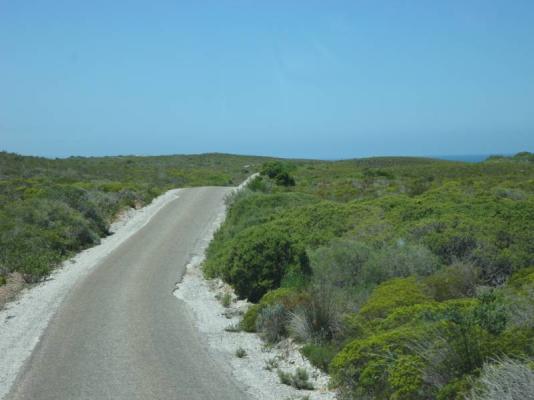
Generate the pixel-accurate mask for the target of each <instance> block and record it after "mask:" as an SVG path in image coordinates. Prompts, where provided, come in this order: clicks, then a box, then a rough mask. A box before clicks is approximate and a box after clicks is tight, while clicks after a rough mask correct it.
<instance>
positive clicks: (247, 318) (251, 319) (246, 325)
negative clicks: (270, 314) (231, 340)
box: [239, 304, 262, 332]
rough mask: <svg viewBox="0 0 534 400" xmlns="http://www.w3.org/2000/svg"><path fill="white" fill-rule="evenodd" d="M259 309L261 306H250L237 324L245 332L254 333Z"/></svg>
mask: <svg viewBox="0 0 534 400" xmlns="http://www.w3.org/2000/svg"><path fill="white" fill-rule="evenodd" d="M261 309H262V306H261V305H259V304H253V305H251V306H250V307H249V309H248V310H247V312H246V313H245V315H243V319H242V320H241V322H240V323H239V325H240V327H241V329H243V330H244V331H245V332H256V320H257V319H258V314H259V312H260V310H261Z"/></svg>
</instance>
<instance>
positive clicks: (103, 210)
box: [0, 152, 264, 282]
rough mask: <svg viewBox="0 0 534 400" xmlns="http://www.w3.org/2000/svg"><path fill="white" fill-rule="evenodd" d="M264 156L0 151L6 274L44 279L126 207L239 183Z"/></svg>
mask: <svg viewBox="0 0 534 400" xmlns="http://www.w3.org/2000/svg"><path fill="white" fill-rule="evenodd" d="M263 162H264V159H263V158H256V157H241V156H230V155H224V154H210V155H198V156H165V157H133V156H132V157H130V156H127V157H123V156H119V157H102V158H83V157H71V158H68V159H54V160H52V159H46V158H39V157H26V156H19V155H16V154H10V153H5V152H0V249H1V251H0V276H1V277H2V280H4V279H5V276H6V275H7V274H9V273H11V272H20V273H22V274H23V275H24V278H25V279H26V280H27V281H28V282H34V281H38V280H39V279H41V278H42V277H43V276H46V275H47V274H48V273H49V272H50V271H51V269H52V268H54V266H56V265H57V264H59V263H60V262H61V261H62V260H64V259H65V258H67V257H69V256H70V255H72V254H73V253H75V252H77V251H79V250H81V249H83V248H86V247H88V246H92V245H94V244H96V243H98V242H99V240H100V237H103V236H106V235H108V234H109V232H108V228H109V225H110V223H111V222H112V221H113V219H114V218H115V216H116V214H117V213H118V212H119V211H120V210H121V209H123V208H126V207H140V206H142V205H144V204H147V203H148V202H150V201H151V200H152V199H153V198H154V197H156V196H158V195H159V194H161V193H162V192H163V191H165V190H167V189H170V188H173V187H183V186H198V185H228V184H232V183H233V182H235V183H238V182H240V181H242V180H243V179H244V178H245V177H246V176H247V175H249V174H250V173H251V172H252V171H254V170H257V169H259V167H260V164H262V163H263ZM245 165H247V168H244V166H245Z"/></svg>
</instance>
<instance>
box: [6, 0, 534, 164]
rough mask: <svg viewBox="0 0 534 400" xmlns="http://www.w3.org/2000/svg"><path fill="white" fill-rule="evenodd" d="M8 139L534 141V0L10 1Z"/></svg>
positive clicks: (64, 149)
mask: <svg viewBox="0 0 534 400" xmlns="http://www.w3.org/2000/svg"><path fill="white" fill-rule="evenodd" d="M186 3H188V4H186ZM304 4H305V5H304ZM0 150H6V151H12V152H18V153H22V154H33V155H44V156H49V157H56V156H58V157H63V156H69V155H87V156H88V155H114V154H142V155H149V154H150V155H155V154H172V153H180V154H185V153H204V152H226V153H237V154H255V155H274V156H283V157H302V158H351V157H361V156H370V155H455V154H494V153H515V152H518V151H524V150H526V151H533V150H534V2H532V1H529V0H517V1H514V2H508V1H504V0H495V1H491V2H487V1H482V0H472V1H461V0H451V1H447V2H427V1H423V0H421V1H402V2H401V1H382V2H376V1H333V2H323V1H308V2H301V1H289V2H287V1H278V0H274V1H270V2H246V1H227V0H226V1H198V2H176V1H155V2H146V1H145V2H142V1H128V2H125V1H117V2H104V1H102V0H95V1H93V2H81V1H75V2H51V1H48V2H47V1H40V0H35V1H29V2H15V1H6V2H2V3H0Z"/></svg>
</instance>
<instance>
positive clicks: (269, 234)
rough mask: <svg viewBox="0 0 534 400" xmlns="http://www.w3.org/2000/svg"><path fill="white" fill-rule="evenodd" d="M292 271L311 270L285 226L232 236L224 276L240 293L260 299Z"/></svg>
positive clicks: (260, 227)
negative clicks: (233, 237)
mask: <svg viewBox="0 0 534 400" xmlns="http://www.w3.org/2000/svg"><path fill="white" fill-rule="evenodd" d="M291 271H299V272H300V273H301V274H304V275H308V274H309V273H310V268H309V261H308V257H307V255H306V252H305V251H304V249H303V248H302V246H300V245H298V244H297V243H295V242H294V241H292V240H291V238H290V236H289V235H288V234H287V233H286V232H284V231H283V230H275V229H268V228H266V227H263V226H259V227H253V228H250V229H247V230H245V231H243V232H242V233H241V234H239V235H238V236H236V238H235V239H234V240H233V246H232V247H231V248H230V250H229V252H228V255H227V258H226V260H225V265H224V266H223V270H222V276H223V277H224V279H225V280H226V281H227V282H229V283H230V284H232V285H233V286H234V288H235V290H236V293H237V294H238V295H239V296H240V297H242V298H247V299H249V300H250V301H253V302H257V301H259V299H260V298H261V297H262V296H263V295H264V294H265V293H267V292H268V291H269V290H272V289H276V288H278V287H279V286H280V283H281V282H282V279H283V277H284V275H286V274H288V273H290V272H291Z"/></svg>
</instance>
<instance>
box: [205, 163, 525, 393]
mask: <svg viewBox="0 0 534 400" xmlns="http://www.w3.org/2000/svg"><path fill="white" fill-rule="evenodd" d="M533 159H534V157H533V155H532V154H530V153H520V154H518V155H516V156H514V157H491V158H489V159H488V160H486V161H485V162H482V163H477V164H470V163H462V162H449V161H440V160H432V159H424V158H395V157H392V158H371V159H361V160H348V161H339V162H318V161H309V162H291V161H287V162H285V163H281V162H279V161H278V162H269V163H267V164H265V165H264V166H263V167H262V169H261V171H262V173H261V175H260V176H259V177H258V178H256V179H255V180H254V181H253V182H251V183H250V185H249V186H248V188H247V189H246V190H244V191H243V192H241V193H239V194H238V195H236V196H235V197H234V198H233V199H231V201H230V203H229V204H230V209H229V213H228V218H227V220H226V222H225V223H224V224H223V226H222V227H221V229H220V230H219V231H218V232H217V233H216V235H215V239H214V241H213V242H212V243H211V245H210V247H209V249H208V254H207V260H206V262H205V263H204V271H205V274H206V275H207V276H208V277H221V278H222V279H224V280H225V281H226V282H228V283H230V284H231V285H233V287H234V288H235V289H236V293H237V294H238V295H239V296H240V297H241V298H247V299H249V300H250V301H252V302H254V303H255V304H254V305H253V306H252V307H251V308H250V309H249V310H248V312H247V313H246V314H245V315H244V317H243V320H242V322H241V329H243V330H245V331H249V332H251V331H257V332H258V333H259V334H260V335H261V336H262V337H263V338H264V339H265V340H266V341H268V342H276V341H278V340H280V339H282V338H284V337H288V336H290V337H293V338H294V339H295V340H297V341H300V342H301V343H302V345H303V347H302V353H303V354H304V355H305V356H306V357H308V358H309V359H310V361H311V362H312V363H313V364H314V365H315V366H317V367H319V368H321V369H323V370H325V371H328V372H329V373H330V374H331V377H332V385H333V386H334V387H335V388H336V390H337V391H338V395H339V398H341V399H380V400H382V399H383V400H386V399H411V400H418V399H420V400H427V399H438V400H456V399H465V398H469V399H472V400H475V399H476V400H478V399H485V400H493V399H497V398H502V399H516V398H525V399H528V398H530V397H528V395H527V394H526V393H529V392H531V391H532V390H531V386H529V385H531V384H532V367H533V363H532V357H533V356H534V305H533V304H534V241H533V240H532V232H534V162H533ZM280 176H283V178H279V177H280ZM511 371H517V373H516V372H511ZM514 375H517V376H518V380H517V381H516V380H514V378H513V376H514ZM519 378H520V379H519ZM280 379H281V380H283V381H285V382H291V380H292V377H291V376H290V374H287V373H284V374H283V376H280ZM290 384H291V383H290ZM517 396H520V397H517ZM521 396H522V397H521ZM525 396H526V397H525Z"/></svg>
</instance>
